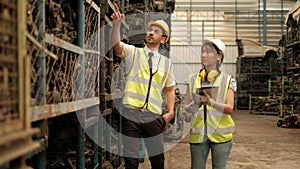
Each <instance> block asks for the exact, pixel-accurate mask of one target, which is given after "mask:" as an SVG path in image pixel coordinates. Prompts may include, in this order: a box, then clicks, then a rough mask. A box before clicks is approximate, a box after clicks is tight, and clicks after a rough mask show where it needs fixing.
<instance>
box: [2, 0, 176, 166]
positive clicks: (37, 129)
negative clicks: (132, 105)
mask: <svg viewBox="0 0 300 169" xmlns="http://www.w3.org/2000/svg"><path fill="white" fill-rule="evenodd" d="M117 3H119V6H120V10H121V11H122V12H123V13H125V14H127V13H134V12H136V11H135V10H136V9H137V8H143V9H144V12H151V11H153V12H166V13H169V12H170V10H171V8H172V7H174V5H175V4H174V3H175V1H163V2H162V3H161V1H159V2H158V4H156V3H155V2H154V1H149V0H141V1H135V2H129V1H124V0H122V1H118V2H117ZM161 4H163V6H160V5H161ZM0 7H1V15H0V20H1V23H3V24H1V26H0V37H1V38H0V49H1V50H0V84H1V85H0V91H1V93H2V94H4V95H1V97H0V105H1V107H0V168H1V169H2V168H3V169H6V168H22V167H24V166H31V167H33V168H51V169H53V168H77V169H84V168H119V167H122V165H123V164H124V163H123V160H122V158H121V157H120V156H119V155H120V154H122V146H121V144H122V142H121V139H120V137H119V136H118V135H117V134H115V133H114V132H113V130H116V131H120V130H121V122H120V115H119V112H118V110H117V109H116V105H115V102H114V100H113V99H115V98H113V91H112V84H111V82H112V79H113V78H114V77H113V76H114V75H113V73H114V72H115V71H116V68H117V67H119V66H120V65H119V64H120V60H119V59H118V58H117V57H115V56H114V54H113V51H112V49H111V46H110V43H109V42H110V32H111V26H112V23H111V21H110V15H111V14H112V12H113V11H114V10H115V9H114V5H113V2H112V1H110V0H76V1H72V0H64V1H58V0H27V1H22V0H18V1H17V0H13V1H7V0H0ZM173 10H174V9H173ZM137 13H138V12H137ZM122 23H123V24H122V26H123V28H124V30H125V32H122V33H124V35H125V36H126V34H125V33H126V32H127V33H128V30H131V29H130V28H129V25H128V24H127V23H126V21H123V22H122ZM124 35H123V34H122V35H121V37H123V36H124ZM166 47H167V51H168V50H169V44H167V46H166ZM121 72H122V71H121ZM9 143H10V144H9Z"/></svg>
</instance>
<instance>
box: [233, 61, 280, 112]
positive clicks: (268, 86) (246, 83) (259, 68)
mask: <svg viewBox="0 0 300 169" xmlns="http://www.w3.org/2000/svg"><path fill="white" fill-rule="evenodd" d="M262 57H263V56H262ZM282 73H283V60H282V59H280V58H279V59H277V58H276V59H275V58H238V59H237V72H236V77H237V84H238V86H237V108H238V109H249V110H252V105H253V99H259V98H260V97H265V96H268V95H269V94H274V93H276V95H277V94H278V92H274V91H273V90H274V89H276V91H277V90H278V89H277V88H275V85H278V83H274V82H276V81H277V80H276V79H277V78H278V77H281V75H282ZM279 83H281V82H279ZM279 86H280V85H279ZM279 93H280V94H281V92H279Z"/></svg>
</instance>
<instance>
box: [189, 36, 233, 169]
mask: <svg viewBox="0 0 300 169" xmlns="http://www.w3.org/2000/svg"><path fill="white" fill-rule="evenodd" d="M225 48H226V47H225V44H224V43H223V42H222V41H221V40H220V39H212V40H205V41H203V46H202V48H201V63H202V68H201V70H200V72H199V73H197V74H192V75H190V76H189V84H188V86H187V92H186V103H185V109H186V110H187V111H188V112H190V113H193V116H192V121H191V130H190V151H191V165H192V169H205V168H206V161H207V157H208V154H209V151H211V155H212V168H213V169H225V168H226V165H227V160H228V157H229V154H230V150H231V147H232V136H233V130H234V126H235V124H234V121H233V120H232V118H231V116H230V114H231V113H232V112H233V109H234V93H235V91H236V81H235V79H233V78H232V77H231V76H229V75H227V74H225V73H224V72H223V71H221V64H222V62H223V59H224V53H225Z"/></svg>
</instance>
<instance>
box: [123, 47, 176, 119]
mask: <svg viewBox="0 0 300 169" xmlns="http://www.w3.org/2000/svg"><path fill="white" fill-rule="evenodd" d="M170 68H171V61H170V59H168V58H166V57H164V56H161V57H160V60H159V62H158V66H157V71H156V72H155V73H153V74H151V72H150V68H149V65H148V60H147V57H146V53H145V51H144V49H143V48H136V50H135V54H134V59H133V64H132V67H131V68H130V70H129V72H128V74H127V76H126V78H127V79H126V85H125V90H124V97H123V104H124V105H125V106H127V107H133V108H138V109H142V110H147V111H151V112H153V113H156V114H162V103H163V98H162V91H163V88H164V87H165V85H166V81H167V78H168V75H169V73H170ZM151 76H152V77H151ZM150 77H151V78H150ZM149 85H150V87H149Z"/></svg>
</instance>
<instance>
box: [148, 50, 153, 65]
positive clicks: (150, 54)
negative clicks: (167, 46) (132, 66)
mask: <svg viewBox="0 0 300 169" xmlns="http://www.w3.org/2000/svg"><path fill="white" fill-rule="evenodd" d="M148 56H149V58H148V63H149V67H150V69H152V56H153V52H149V53H148Z"/></svg>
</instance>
